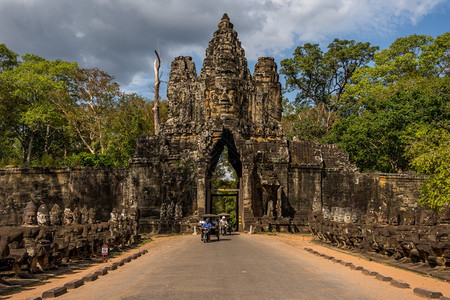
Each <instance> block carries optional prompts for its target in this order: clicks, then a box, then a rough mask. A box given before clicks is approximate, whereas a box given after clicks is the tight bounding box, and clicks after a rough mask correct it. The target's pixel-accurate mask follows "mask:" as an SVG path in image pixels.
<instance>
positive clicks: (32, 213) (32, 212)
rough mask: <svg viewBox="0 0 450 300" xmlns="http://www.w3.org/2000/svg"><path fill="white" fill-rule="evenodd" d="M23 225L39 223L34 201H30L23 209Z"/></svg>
mask: <svg viewBox="0 0 450 300" xmlns="http://www.w3.org/2000/svg"><path fill="white" fill-rule="evenodd" d="M22 225H24V226H33V225H37V208H36V205H35V204H34V202H33V201H30V202H28V204H27V206H25V209H24V210H23V217H22Z"/></svg>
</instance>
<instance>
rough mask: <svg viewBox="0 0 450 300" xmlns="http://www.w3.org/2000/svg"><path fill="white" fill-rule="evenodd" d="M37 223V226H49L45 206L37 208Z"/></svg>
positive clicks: (48, 217) (48, 216)
mask: <svg viewBox="0 0 450 300" xmlns="http://www.w3.org/2000/svg"><path fill="white" fill-rule="evenodd" d="M37 223H38V225H39V226H47V225H50V214H49V212H48V208H47V204H42V205H41V206H39V209H38V212H37Z"/></svg>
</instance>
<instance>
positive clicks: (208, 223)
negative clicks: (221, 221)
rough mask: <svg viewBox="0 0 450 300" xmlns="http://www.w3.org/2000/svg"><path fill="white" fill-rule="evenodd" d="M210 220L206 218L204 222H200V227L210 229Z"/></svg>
mask: <svg viewBox="0 0 450 300" xmlns="http://www.w3.org/2000/svg"><path fill="white" fill-rule="evenodd" d="M211 226H212V225H211V220H210V219H209V218H208V219H206V222H205V223H203V224H202V228H207V229H211Z"/></svg>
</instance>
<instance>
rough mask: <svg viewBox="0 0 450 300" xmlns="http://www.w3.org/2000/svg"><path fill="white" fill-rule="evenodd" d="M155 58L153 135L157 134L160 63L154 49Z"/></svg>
mask: <svg viewBox="0 0 450 300" xmlns="http://www.w3.org/2000/svg"><path fill="white" fill-rule="evenodd" d="M155 53H156V57H157V58H156V59H155V61H154V62H153V67H154V69H155V99H154V100H153V116H154V120H155V135H158V134H159V85H160V83H161V81H160V80H159V67H160V65H161V59H160V58H159V53H158V51H156V50H155Z"/></svg>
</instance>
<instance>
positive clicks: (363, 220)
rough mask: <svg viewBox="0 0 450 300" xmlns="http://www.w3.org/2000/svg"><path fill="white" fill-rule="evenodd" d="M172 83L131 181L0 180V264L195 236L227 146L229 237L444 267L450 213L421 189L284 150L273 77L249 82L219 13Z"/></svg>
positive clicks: (82, 173) (306, 149) (415, 179)
mask: <svg viewBox="0 0 450 300" xmlns="http://www.w3.org/2000/svg"><path fill="white" fill-rule="evenodd" d="M169 77H170V78H169V82H168V87H167V97H168V108H169V111H168V112H169V119H168V120H167V122H166V123H165V124H162V126H161V129H160V132H159V134H158V135H156V136H155V135H148V136H141V137H139V138H138V140H137V147H136V152H135V154H134V156H133V157H132V158H131V159H130V165H129V166H128V167H127V168H116V169H114V168H17V169H13V168H8V169H2V170H0V265H4V266H7V269H8V270H9V271H10V270H14V272H15V273H16V274H19V273H20V270H21V266H22V265H26V266H28V270H29V271H30V272H31V273H33V272H36V271H38V270H39V269H42V270H43V269H46V268H48V267H51V266H52V265H57V264H59V263H61V262H65V261H67V260H71V259H76V258H78V257H89V256H90V255H91V254H92V253H98V252H99V251H100V248H101V246H102V245H104V244H107V245H108V246H109V247H110V249H114V247H116V248H117V247H119V248H120V247H123V246H126V245H129V244H130V243H134V242H136V241H137V240H138V238H139V232H142V233H146V232H154V233H179V232H182V233H192V232H194V231H195V226H196V225H197V224H198V222H199V220H200V218H201V215H203V214H205V213H211V212H213V211H212V208H213V202H212V201H213V193H212V192H213V191H212V189H211V178H212V174H213V171H214V169H215V168H216V166H217V164H218V161H219V158H220V156H221V153H222V151H224V149H225V147H226V148H227V150H228V160H229V162H230V164H231V165H232V167H233V168H234V170H235V172H236V174H237V177H238V179H239V180H238V188H237V195H238V196H237V199H238V200H237V204H236V212H237V216H238V218H237V219H238V223H239V224H238V230H240V231H249V230H250V228H252V231H253V232H261V231H286V232H302V231H305V232H306V231H310V232H312V233H313V234H315V235H316V236H317V237H318V238H320V239H321V240H322V241H324V242H328V243H332V244H334V245H337V246H341V247H346V248H353V249H355V248H356V249H361V250H365V251H373V252H378V253H382V254H385V255H389V256H394V257H396V258H397V259H403V258H405V259H408V260H410V261H422V262H427V263H428V264H430V265H432V266H435V265H439V266H448V265H450V250H449V249H450V245H449V238H448V233H449V231H450V225H449V224H450V208H449V207H448V206H446V207H444V209H443V210H442V211H441V212H440V213H439V214H436V213H434V212H431V211H427V210H426V209H424V208H422V207H420V206H419V205H418V202H417V199H418V197H419V195H420V189H419V186H420V184H421V183H422V181H423V179H424V178H423V177H421V176H417V175H407V174H381V173H359V172H358V170H357V168H356V167H355V166H354V165H353V164H351V163H350V161H349V158H348V155H347V154H345V153H344V152H342V151H341V150H340V149H338V147H337V146H336V145H326V144H319V143H313V142H305V141H298V140H295V139H294V140H292V141H291V140H288V139H287V138H286V136H285V135H284V133H283V128H282V124H281V116H282V105H281V101H282V95H281V85H280V83H279V80H278V78H279V75H278V73H277V64H276V63H275V61H274V59H273V58H271V57H261V58H259V59H258V62H257V64H256V65H255V68H254V72H253V74H251V73H250V71H249V69H248V67H247V60H246V58H245V51H244V49H243V48H242V46H241V43H240V41H239V40H238V34H237V32H236V31H235V30H234V29H233V24H232V23H231V22H230V20H229V18H228V16H227V15H226V14H225V15H224V16H223V17H222V19H221V21H220V23H219V25H218V29H217V30H216V31H215V32H214V34H213V38H212V40H211V41H210V43H209V46H208V48H207V49H206V58H205V60H204V61H203V67H202V69H201V71H200V75H197V71H196V68H195V65H194V63H193V61H192V58H191V57H181V56H180V57H177V58H175V59H174V61H173V62H172V66H171V71H170V75H169ZM55 245H57V248H52V247H55ZM0 271H1V270H0Z"/></svg>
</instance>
